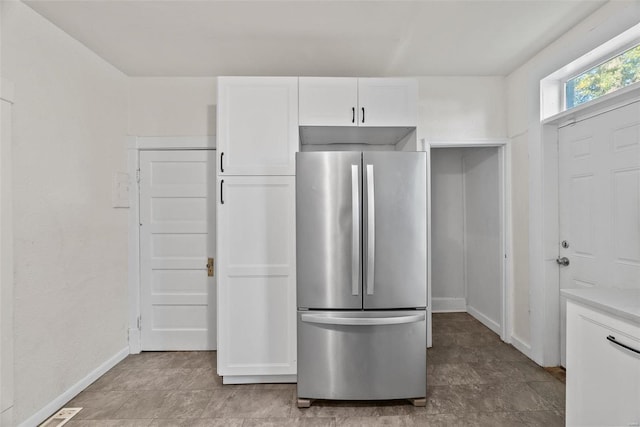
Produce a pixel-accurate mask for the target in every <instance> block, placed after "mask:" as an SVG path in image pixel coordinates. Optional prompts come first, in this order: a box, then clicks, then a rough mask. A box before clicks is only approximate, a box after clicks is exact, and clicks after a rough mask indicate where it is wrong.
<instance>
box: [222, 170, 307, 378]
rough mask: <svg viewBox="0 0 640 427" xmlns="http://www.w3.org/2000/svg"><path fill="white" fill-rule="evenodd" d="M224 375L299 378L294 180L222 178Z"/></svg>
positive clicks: (265, 177)
mask: <svg viewBox="0 0 640 427" xmlns="http://www.w3.org/2000/svg"><path fill="white" fill-rule="evenodd" d="M218 190H219V194H218V201H217V204H218V205H217V207H218V242H217V243H218V245H217V250H218V253H217V256H218V274H217V275H218V374H219V375H221V376H223V377H224V382H225V383H234V382H278V381H292V380H295V374H296V369H297V367H296V288H295V287H296V271H295V269H296V262H295V231H296V225H295V177H294V176H218Z"/></svg>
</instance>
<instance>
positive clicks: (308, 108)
mask: <svg viewBox="0 0 640 427" xmlns="http://www.w3.org/2000/svg"><path fill="white" fill-rule="evenodd" d="M299 108H300V126H357V121H358V112H357V108H358V79H356V78H353V77H300V105H299Z"/></svg>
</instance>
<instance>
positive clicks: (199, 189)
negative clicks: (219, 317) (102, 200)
mask: <svg viewBox="0 0 640 427" xmlns="http://www.w3.org/2000/svg"><path fill="white" fill-rule="evenodd" d="M214 155H215V151H212V150H193V151H142V152H141V153H140V222H141V226H140V260H141V262H140V268H141V271H140V277H141V310H140V311H141V326H142V328H141V329H142V331H141V335H142V343H141V344H142V350H215V349H216V323H215V317H216V316H215V306H216V304H215V296H216V290H215V279H214V278H213V277H209V276H208V275H207V267H206V265H207V258H209V257H215V208H214V207H215V194H214V192H215V186H214V185H213V183H214V182H215V181H214V178H213V177H214V176H215V170H214V167H215V159H214Z"/></svg>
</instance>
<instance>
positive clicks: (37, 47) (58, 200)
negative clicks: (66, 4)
mask: <svg viewBox="0 0 640 427" xmlns="http://www.w3.org/2000/svg"><path fill="white" fill-rule="evenodd" d="M3 3H4V4H3V7H4V11H3V14H4V16H3V25H2V56H3V58H2V59H3V60H2V76H3V77H5V78H7V79H9V80H11V81H12V82H13V83H14V84H15V104H14V107H13V119H14V120H13V153H12V155H13V158H12V166H13V222H14V259H15V295H14V312H15V319H14V321H15V323H14V327H15V329H14V336H15V406H14V421H15V423H16V424H19V423H21V422H24V421H25V420H27V419H28V418H29V417H32V416H33V415H34V414H36V413H38V411H40V410H41V409H42V408H43V407H45V406H46V405H47V404H49V403H51V402H52V400H53V399H55V398H56V397H58V396H60V395H61V394H62V393H64V392H65V391H66V390H68V389H69V388H70V387H72V386H73V385H74V384H76V383H78V382H79V381H80V380H81V379H83V378H85V377H86V376H87V375H88V374H89V373H91V372H92V371H94V370H95V369H96V368H98V367H99V366H100V365H102V364H104V363H105V361H107V360H109V359H110V358H113V357H114V356H116V355H118V354H122V353H121V352H122V351H123V350H124V349H126V347H127V335H126V307H127V287H126V283H127V258H126V256H127V222H126V221H127V217H126V214H127V212H126V211H125V210H116V209H112V208H111V182H112V178H113V173H114V172H115V171H126V163H125V150H124V139H125V135H126V81H125V76H124V75H123V74H122V73H121V72H119V71H117V70H116V69H114V68H113V67H112V66H110V65H109V64H107V63H106V62H105V61H104V60H102V59H101V58H99V57H97V56H96V55H95V54H93V53H92V52H90V51H89V50H88V49H87V48H85V47H84V46H83V45H81V44H80V43H78V42H77V41H75V40H73V39H72V38H70V37H69V36H68V35H67V34H65V33H64V32H62V31H61V30H59V29H58V28H57V27H55V26H54V25H53V24H51V23H49V22H48V21H46V20H45V19H43V18H42V17H41V16H40V15H38V14H37V13H35V12H34V11H33V10H32V9H30V8H29V7H27V6H25V5H24V4H23V3H21V2H14V1H7V2H3ZM62 403H64V402H62ZM37 421H38V420H36V419H34V418H31V419H30V423H35V422H37Z"/></svg>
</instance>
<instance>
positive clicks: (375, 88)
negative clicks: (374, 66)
mask: <svg viewBox="0 0 640 427" xmlns="http://www.w3.org/2000/svg"><path fill="white" fill-rule="evenodd" d="M417 104H418V85H417V82H416V80H414V79H407V78H343V77H300V121H299V123H300V126H360V127H414V126H416V125H417Z"/></svg>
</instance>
